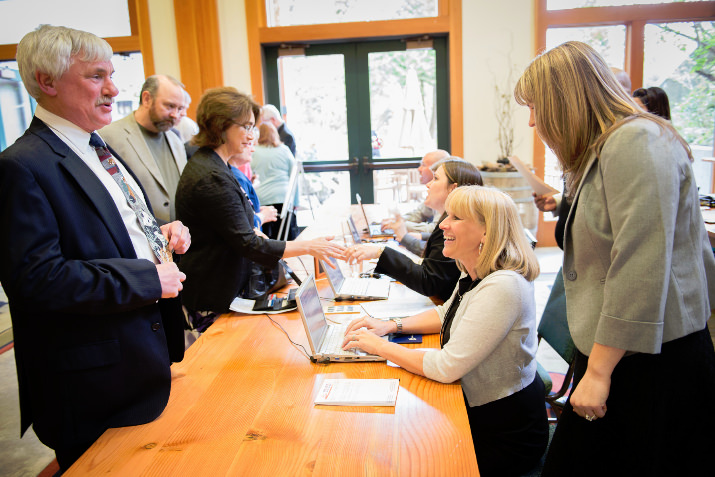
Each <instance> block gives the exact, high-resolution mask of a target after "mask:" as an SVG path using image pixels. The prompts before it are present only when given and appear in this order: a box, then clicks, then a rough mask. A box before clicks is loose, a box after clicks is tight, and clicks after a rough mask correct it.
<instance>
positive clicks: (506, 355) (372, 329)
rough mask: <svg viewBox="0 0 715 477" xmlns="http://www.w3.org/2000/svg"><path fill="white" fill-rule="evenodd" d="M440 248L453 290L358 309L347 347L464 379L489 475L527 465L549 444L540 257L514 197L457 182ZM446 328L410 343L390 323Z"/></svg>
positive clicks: (435, 375)
mask: <svg viewBox="0 0 715 477" xmlns="http://www.w3.org/2000/svg"><path fill="white" fill-rule="evenodd" d="M446 211H447V212H446V217H445V218H444V219H443V220H442V222H440V225H439V227H440V229H441V230H442V231H443V232H444V239H445V241H444V256H445V257H450V258H452V259H454V260H455V261H456V263H457V266H458V267H459V270H460V271H461V272H462V274H461V279H460V280H459V283H458V285H457V287H456V288H455V289H454V291H453V293H452V296H451V297H450V298H449V299H448V300H447V301H446V302H445V303H444V305H441V306H438V307H437V308H435V309H432V310H429V311H426V312H423V313H420V314H418V315H414V316H411V317H408V318H405V319H403V320H399V319H395V320H391V321H382V320H376V319H374V318H369V317H364V318H359V319H357V320H355V321H353V322H352V323H350V325H349V326H348V330H347V332H346V334H345V341H344V348H345V349H348V348H360V349H362V350H364V351H366V352H368V353H371V354H378V355H380V356H383V357H384V358H387V359H389V360H390V361H392V362H393V363H396V364H398V365H399V366H401V367H403V368H405V369H406V370H408V371H410V372H412V373H415V374H419V375H421V376H425V377H427V378H430V379H433V380H435V381H439V382H442V383H452V382H454V381H457V380H458V379H461V384H462V390H463V392H464V399H465V403H466V405H467V414H468V417H469V426H470V428H471V431H472V438H473V441H474V450H475V452H476V455H477V463H478V464H479V473H480V474H481V475H483V476H492V475H493V476H511V475H521V474H522V473H524V472H527V471H529V470H531V469H532V468H533V467H535V466H536V465H537V463H538V462H539V460H540V459H541V456H542V455H543V453H544V450H545V449H546V443H547V441H548V435H549V433H548V424H547V420H546V409H545V406H544V384H543V382H542V381H541V378H540V377H539V375H538V374H537V372H536V358H535V356H536V348H537V336H536V316H535V308H536V305H535V302H534V284H533V281H534V279H535V278H536V277H537V276H538V275H539V263H538V261H537V259H536V255H535V254H534V251H533V250H532V249H531V245H530V244H529V241H528V240H527V239H526V236H525V235H524V229H523V228H522V226H521V220H520V219H519V212H518V210H517V208H516V205H515V204H514V201H513V200H512V199H511V198H510V197H509V196H507V195H506V194H504V193H503V192H501V191H498V190H496V189H491V188H487V187H481V186H465V187H459V188H456V189H455V190H454V191H452V192H451V193H450V194H449V197H448V198H447V202H446ZM396 332H397V333H407V334H410V333H440V335H441V336H440V344H441V347H442V349H440V350H429V351H424V350H416V349H408V348H405V347H403V346H400V345H398V344H395V343H390V342H389V341H386V340H383V339H381V338H379V336H383V335H386V334H388V333H396Z"/></svg>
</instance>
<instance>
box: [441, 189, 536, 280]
mask: <svg viewBox="0 0 715 477" xmlns="http://www.w3.org/2000/svg"><path fill="white" fill-rule="evenodd" d="M446 209H447V212H448V213H449V214H450V215H453V216H455V217H459V218H460V219H462V220H471V221H472V222H477V223H480V224H482V225H484V226H485V227H486V237H485V240H484V246H483V248H482V251H481V253H480V255H479V258H478V259H477V265H476V268H475V270H474V271H475V272H476V275H477V277H478V278H484V277H486V276H487V275H489V274H490V273H492V272H495V271H497V270H512V271H514V272H516V273H518V274H520V275H521V276H523V277H524V278H526V279H527V280H529V281H533V280H534V279H536V277H538V276H539V261H538V259H537V258H536V254H535V253H534V250H533V249H532V248H531V244H530V243H529V241H528V240H527V238H526V234H525V233H524V228H523V227H522V225H521V219H520V218H519V211H518V210H517V208H516V204H515V203H514V201H513V200H512V198H511V197H509V196H508V195H506V194H505V193H504V192H502V191H500V190H498V189H494V188H491V187H483V186H463V187H457V188H456V189H454V190H453V191H452V192H451V193H450V194H449V196H448V197H447V202H446ZM474 240H477V241H478V240H480V237H474ZM457 267H459V269H460V270H461V271H462V272H466V273H469V270H467V269H466V267H465V266H464V264H462V263H461V262H460V261H459V260H457Z"/></svg>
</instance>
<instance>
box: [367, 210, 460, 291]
mask: <svg viewBox="0 0 715 477" xmlns="http://www.w3.org/2000/svg"><path fill="white" fill-rule="evenodd" d="M444 218H445V216H444V215H443V216H442V218H441V219H440V220H439V223H438V224H437V226H436V227H435V228H434V231H432V234H431V235H430V237H429V239H427V246H426V247H425V253H424V256H423V257H424V258H423V260H422V264H421V265H417V264H416V263H415V262H413V261H412V260H411V259H410V258H409V257H407V256H406V255H404V254H402V253H400V252H398V251H397V250H393V249H391V248H385V250H384V251H383V252H382V255H380V259H379V260H378V261H377V267H375V272H376V273H384V274H386V275H389V276H391V277H392V278H394V279H395V280H398V281H400V282H402V283H403V284H404V285H405V286H406V287H408V288H411V289H412V290H414V291H416V292H417V293H421V294H423V295H426V296H436V297H439V298H440V299H441V300H443V301H446V300H447V299H448V298H449V297H450V296H452V292H453V291H454V287H455V286H457V280H459V275H460V271H459V269H458V268H457V264H456V263H455V261H454V260H452V259H451V258H447V257H445V256H444V255H443V254H442V250H443V249H444V233H443V232H442V229H440V228H439V224H440V223H442V221H443V220H444Z"/></svg>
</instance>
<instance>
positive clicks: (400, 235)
mask: <svg viewBox="0 0 715 477" xmlns="http://www.w3.org/2000/svg"><path fill="white" fill-rule="evenodd" d="M448 157H449V153H448V152H447V151H444V150H442V149H437V150H435V151H430V152H428V153H427V154H425V155H424V156H423V157H422V161H421V162H420V166H419V167H418V168H417V171H418V172H419V173H420V184H423V185H426V184H427V183H428V182H429V181H431V180H432V169H431V168H432V166H433V165H434V164H435V163H436V162H438V161H441V160H442V159H447V158H448ZM438 219H439V215H437V214H435V212H434V210H432V209H430V208H429V207H427V206H426V205H425V204H424V203H422V204H420V206H419V207H417V208H416V209H414V210H412V211H410V212H408V213H407V214H405V215H404V216H401V215H400V214H395V215H394V217H391V218H388V219H385V220H383V221H382V230H383V231H384V230H393V231H394V234H395V239H397V241H398V242H399V243H400V245H402V246H404V247H405V248H406V249H407V250H409V251H410V252H412V253H414V254H416V255H422V252H423V251H424V249H425V247H426V246H427V239H429V236H430V234H431V233H432V231H433V230H434V229H435V226H436V225H437V222H436V221H437V220H438Z"/></svg>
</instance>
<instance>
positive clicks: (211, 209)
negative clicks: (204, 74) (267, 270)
mask: <svg viewBox="0 0 715 477" xmlns="http://www.w3.org/2000/svg"><path fill="white" fill-rule="evenodd" d="M253 214H254V212H253V207H252V206H251V204H250V202H249V200H248V197H246V194H245V193H244V192H243V191H242V190H241V187H240V186H239V185H238V181H236V178H235V177H234V176H233V174H232V173H231V170H230V169H229V167H228V165H227V164H226V163H224V162H223V160H222V159H221V158H220V157H219V155H218V154H216V153H215V152H214V151H213V150H211V149H210V148H201V149H199V150H198V151H196V152H195V153H194V154H193V155H192V157H191V160H190V161H189V162H188V163H187V164H186V167H185V168H184V172H183V173H182V174H181V179H180V180H179V185H178V187H177V189H176V218H177V219H178V220H180V221H181V222H183V224H184V225H186V226H187V227H189V231H190V232H191V247H189V250H188V252H187V253H186V254H185V255H184V256H183V257H182V258H181V262H180V263H179V268H180V269H181V271H182V272H184V273H185V274H186V281H185V282H184V290H183V292H182V301H183V303H184V306H186V308H188V309H189V310H191V311H214V312H217V313H225V312H227V311H228V310H229V308H228V307H229V305H230V304H231V302H232V301H233V299H234V298H235V297H236V296H238V294H239V293H240V292H241V290H243V288H245V287H246V285H247V284H248V279H249V277H250V269H251V266H250V265H251V261H254V262H256V263H260V264H261V265H265V266H266V267H273V266H275V265H276V264H277V263H278V260H279V259H280V258H281V257H282V256H283V252H284V251H285V242H283V241H279V240H270V239H264V238H262V237H259V236H258V235H256V233H255V232H254V231H253Z"/></svg>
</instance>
